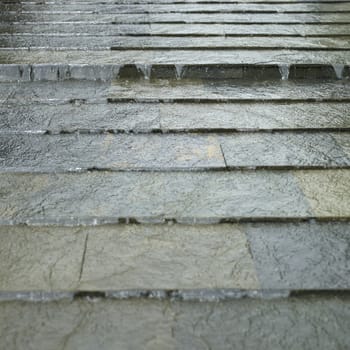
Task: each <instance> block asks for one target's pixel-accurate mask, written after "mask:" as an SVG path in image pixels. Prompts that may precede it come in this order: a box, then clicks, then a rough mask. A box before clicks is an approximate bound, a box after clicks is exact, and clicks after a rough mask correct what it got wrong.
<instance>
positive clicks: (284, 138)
mask: <svg viewBox="0 0 350 350" xmlns="http://www.w3.org/2000/svg"><path fill="white" fill-rule="evenodd" d="M334 135H336V134H334V133H332V134H325V133H320V132H318V133H302V134H297V133H292V132H290V133H273V134H267V133H264V134H261V133H244V134H234V135H230V136H221V137H220V138H219V140H220V142H221V146H222V150H223V154H224V156H225V160H226V164H227V166H229V167H249V166H251V167H259V166H267V167H273V166H279V167H284V166H285V167H293V168H298V167H303V166H306V167H313V166H320V167H336V166H349V165H350V158H349V157H348V155H347V154H346V153H345V152H344V151H343V150H342V148H341V147H340V146H339V145H338V144H337V142H336V140H335V139H334ZM343 137H344V139H345V138H348V139H350V134H347V133H346V134H343Z"/></svg>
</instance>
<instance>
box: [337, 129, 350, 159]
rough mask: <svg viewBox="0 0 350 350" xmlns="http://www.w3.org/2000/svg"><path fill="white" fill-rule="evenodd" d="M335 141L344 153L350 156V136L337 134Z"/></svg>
mask: <svg viewBox="0 0 350 350" xmlns="http://www.w3.org/2000/svg"><path fill="white" fill-rule="evenodd" d="M333 137H334V139H335V140H336V141H337V143H338V145H339V146H340V147H341V148H342V149H343V150H344V152H345V153H346V154H347V155H348V156H350V139H349V135H347V134H346V133H345V134H343V133H338V134H335V135H334V136H333Z"/></svg>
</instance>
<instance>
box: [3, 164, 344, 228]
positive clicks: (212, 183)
mask: <svg viewBox="0 0 350 350" xmlns="http://www.w3.org/2000/svg"><path fill="white" fill-rule="evenodd" d="M331 174H332V172H329V175H330V176H331ZM336 174H338V173H336ZM305 175H306V176H312V172H311V173H308V172H305ZM339 175H341V172H340V173H339ZM0 184H1V185H0V193H1V202H0V222H1V223H2V224H10V223H17V224H19V223H43V224H44V223H57V224H63V223H66V224H67V223H69V224H77V223H86V224H89V223H103V222H118V221H119V220H125V219H128V218H131V219H133V218H134V219H136V220H138V221H140V222H144V221H146V222H149V221H151V222H152V221H155V222H163V221H164V220H165V219H167V218H170V219H176V220H178V221H180V222H189V223H194V222H203V223H207V222H218V221H220V220H222V219H233V220H237V219H240V218H245V219H258V218H261V219H262V218H264V219H266V218H283V219H286V218H297V219H299V218H305V217H310V216H311V217H312V216H313V215H314V214H313V212H312V211H311V209H310V207H309V205H308V203H307V202H306V198H305V196H304V194H303V193H302V192H301V191H300V189H299V187H298V184H297V181H296V179H295V178H294V177H293V174H292V173H291V172H277V171H274V172H268V171H259V172H239V171H237V172H208V173H205V172H203V173H202V172H200V173H196V172H193V173H186V172H185V173H184V172H171V173H138V172H132V173H127V172H124V173H123V172H121V173H110V172H101V171H99V172H89V173H83V174H40V175H34V174H1V175H0ZM343 185H344V186H345V183H344V184H343ZM14 188H16V191H15V192H14V191H13V189H14ZM316 194H317V195H322V194H319V193H317V192H316ZM346 196H347V195H346V194H345V197H346ZM334 214H335V217H337V214H338V213H334ZM343 214H344V215H348V209H346V207H344V212H343ZM320 217H322V214H321V215H320Z"/></svg>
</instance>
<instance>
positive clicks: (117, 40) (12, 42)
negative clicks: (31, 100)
mask: <svg viewBox="0 0 350 350" xmlns="http://www.w3.org/2000/svg"><path fill="white" fill-rule="evenodd" d="M0 48H16V50H19V49H21V48H22V49H26V50H27V49H28V48H30V49H31V50H34V49H36V50H37V49H47V50H52V49H53V48H59V49H71V50H73V49H79V50H83V49H89V50H109V49H110V48H112V49H113V50H126V49H130V50H157V49H159V50H164V49H174V50H184V49H186V50H194V49H196V50H199V49H202V50H206V51H208V50H220V49H226V50H230V49H231V50H233V49H235V50H239V49H250V50H252V49H270V50H273V49H275V50H280V49H294V50H327V51H329V50H348V48H349V40H347V39H345V38H341V37H339V38H332V37H329V38H326V37H305V38H303V37H278V36H271V37H266V36H265V37H263V36H262V37H259V36H251V37H250V38H249V40H247V38H246V37H234V38H233V37H219V36H218V37H208V38H206V39H205V40H203V38H200V37H196V36H192V37H191V36H186V37H162V36H137V37H134V36H107V37H101V36H93V35H92V36H83V37H74V36H71V37H67V36H45V35H23V36H21V35H11V34H0ZM17 52H18V51H17ZM205 53H206V54H207V52H205Z"/></svg>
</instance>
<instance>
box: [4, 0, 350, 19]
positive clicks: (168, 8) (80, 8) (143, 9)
mask: <svg viewBox="0 0 350 350" xmlns="http://www.w3.org/2000/svg"><path fill="white" fill-rule="evenodd" d="M0 11H1V12H2V13H4V14H6V13H11V12H12V13H17V14H18V15H19V16H21V13H32V14H33V15H35V14H37V13H41V12H47V13H50V12H54V13H64V12H67V13H74V12H77V13H95V14H103V13H110V14H113V13H115V14H119V13H143V14H146V15H147V14H148V13H237V12H245V13H279V12H282V13H283V12H285V13H327V12H328V13H338V12H339V13H344V12H350V3H349V2H339V3H336V2H333V3H326V2H325V3H322V4H315V3H303V2H301V3H294V4H293V3H274V4H268V3H267V4H264V3H200V4H199V3H197V4H196V3H178V4H172V3H166V4H162V3H158V4H102V5H96V4H87V3H84V4H83V3H79V4H74V3H70V4H64V3H63V4H62V3H60V4H50V3H48V4H45V3H44V4H30V3H22V4H17V3H13V4H0Z"/></svg>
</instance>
